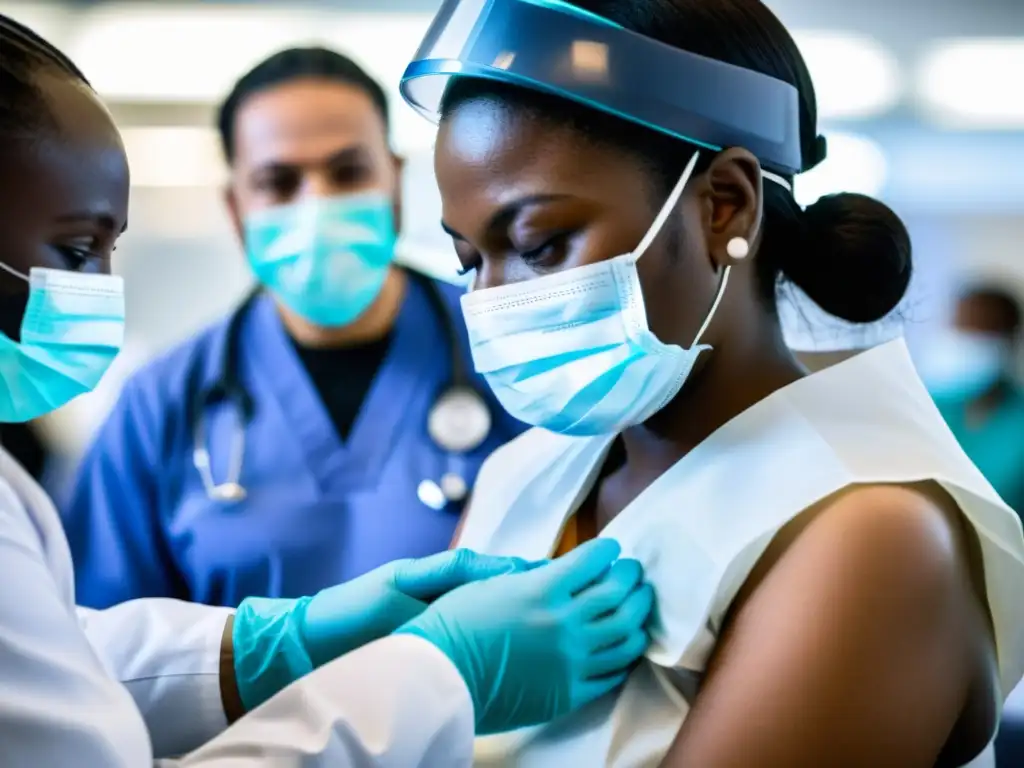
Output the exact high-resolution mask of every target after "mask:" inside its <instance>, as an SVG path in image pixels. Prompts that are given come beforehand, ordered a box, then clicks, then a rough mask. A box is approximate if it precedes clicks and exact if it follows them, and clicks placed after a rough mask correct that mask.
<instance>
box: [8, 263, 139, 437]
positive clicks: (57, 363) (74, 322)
mask: <svg viewBox="0 0 1024 768" xmlns="http://www.w3.org/2000/svg"><path fill="white" fill-rule="evenodd" d="M0 269H3V270H4V271H6V272H9V273H10V274H12V275H14V276H15V277H18V278H21V279H22V280H25V281H26V282H28V284H29V296H28V304H27V306H26V308H25V314H24V318H23V319H22V321H21V341H20V342H19V341H14V340H13V339H11V338H9V337H8V336H7V335H6V334H3V333H0V422H7V423H17V422H24V421H30V420H31V419H35V418H38V417H39V416H43V415H45V414H47V413H49V412H51V411H54V410H56V409H58V408H60V407H61V406H62V405H65V404H66V403H68V402H70V401H71V400H73V399H74V398H76V397H78V396H79V395H83V394H85V393H86V392H90V391H92V390H93V389H95V388H96V385H97V384H99V382H100V379H101V378H103V374H104V373H106V371H107V369H108V368H109V367H110V364H111V363H112V362H113V361H114V358H115V357H117V353H118V352H119V351H120V350H121V345H122V343H123V342H124V283H123V281H122V280H121V278H120V277H115V276H113V275H89V274H83V273H80V272H65V271H62V270H58V269H42V268H39V267H36V268H33V269H32V271H31V273H30V274H29V275H28V276H26V275H23V274H21V273H20V272H18V271H17V270H14V269H12V268H11V267H9V266H7V265H6V264H3V263H0Z"/></svg>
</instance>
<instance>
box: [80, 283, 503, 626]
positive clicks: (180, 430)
mask: <svg viewBox="0 0 1024 768" xmlns="http://www.w3.org/2000/svg"><path fill="white" fill-rule="evenodd" d="M438 287H439V289H440V291H441V295H442V298H443V299H444V304H445V307H446V309H447V310H448V311H449V312H450V313H452V315H451V316H452V317H453V318H454V319H455V321H456V322H455V326H456V329H457V331H458V336H459V338H458V350H457V353H458V354H460V355H461V356H462V359H463V362H464V364H465V366H466V368H467V369H469V370H472V365H471V363H470V359H469V350H468V342H467V340H466V337H465V328H464V326H463V324H462V322H461V316H460V315H459V314H458V313H459V311H460V310H459V306H458V299H459V296H460V294H461V290H460V289H458V288H456V287H454V286H449V285H445V284H439V285H438ZM225 328H226V323H220V324H218V325H217V326H215V327H213V328H211V329H209V330H208V331H206V332H205V333H204V334H202V335H201V336H199V337H197V338H196V339H194V340H192V341H190V342H189V343H187V344H185V345H183V346H182V347H180V348H179V349H177V350H175V351H173V352H172V353H170V354H169V355H167V356H165V357H163V358H161V359H160V360H158V361H156V362H154V363H152V364H151V365H149V366H148V367H146V368H144V369H143V370H142V371H140V372H139V373H138V374H137V375H136V376H135V377H133V379H131V380H130V381H129V383H128V384H127V385H126V387H125V390H124V392H123V393H122V396H121V398H120V400H119V402H118V405H117V407H116V408H115V409H114V411H113V413H112V414H111V416H110V418H109V419H108V422H107V423H106V425H105V426H104V427H103V429H102V430H101V432H100V435H99V437H98V439H97V441H96V443H95V444H94V446H93V447H92V449H91V450H90V451H89V453H88V455H87V456H86V459H85V461H84V463H83V467H82V469H81V472H80V474H79V477H78V481H77V485H76V487H75V489H74V494H73V497H72V498H71V501H70V503H69V504H68V505H67V506H66V509H65V522H66V525H67V529H68V534H69V539H70V540H71V544H72V549H73V553H74V556H75V563H76V569H77V581H78V589H79V599H80V601H81V602H82V603H83V604H85V605H89V606H95V607H106V606H108V605H112V604H115V603H118V602H122V601H124V600H128V599H133V598H137V597H153V596H166V597H178V598H183V599H189V600H195V601H199V602H206V603H212V604H225V605H235V604H237V603H238V602H239V601H240V600H242V599H243V598H245V597H247V596H250V595H262V596H271V597H274V596H285V597H292V596H299V595H305V594H310V593H313V592H316V591H317V590H319V589H322V588H324V587H327V586H330V585H332V584H336V583H340V582H343V581H346V580H348V579H351V578H354V577H356V576H359V575H361V574H363V573H366V572H367V571H369V570H372V569H373V568H375V567H377V566H379V565H382V564H384V563H386V562H390V561H392V560H396V559H400V558H404V557H421V556H426V555H429V554H432V553H434V552H438V551H441V550H444V549H446V548H447V547H448V545H449V543H450V541H451V537H452V535H453V533H454V530H455V527H456V524H457V522H458V519H459V515H460V514H461V511H462V506H463V505H462V504H461V503H457V502H452V503H449V504H447V505H446V506H444V507H443V508H441V509H437V508H435V507H434V506H430V505H428V504H426V503H424V502H423V501H422V500H421V499H420V498H419V487H420V485H421V484H422V483H423V482H424V481H425V480H431V481H434V482H439V481H440V480H441V479H442V478H443V477H444V476H445V475H448V474H455V475H458V476H461V477H462V478H464V479H465V481H466V482H467V483H468V484H469V486H470V488H472V485H473V483H474V482H475V478H476V474H477V472H478V470H479V467H480V465H481V463H482V462H483V460H484V459H485V458H486V456H487V455H488V454H489V453H490V452H491V451H493V450H494V449H495V448H497V447H498V446H500V445H501V444H503V443H504V442H506V441H508V440H509V439H511V438H512V437H514V436H515V435H517V434H519V433H520V432H521V431H522V430H523V426H522V425H521V424H519V423H518V422H516V421H514V420H513V419H511V418H510V417H509V416H507V415H506V414H505V413H504V412H503V411H502V410H501V407H500V406H499V405H498V404H497V402H496V401H495V400H494V399H493V397H492V396H491V395H490V393H489V391H488V390H487V387H486V384H485V383H484V382H483V381H482V380H481V379H480V378H479V377H475V376H474V377H473V384H474V386H475V387H476V388H477V390H478V391H479V392H480V393H481V394H482V395H484V397H485V399H486V400H487V402H488V406H489V408H490V411H491V415H492V419H493V428H492V430H491V433H490V435H489V436H488V438H487V440H486V441H485V442H484V444H482V445H481V446H480V447H479V448H477V449H475V450H473V451H471V452H469V453H466V454H453V453H449V452H447V451H445V450H443V449H442V448H440V447H439V446H437V445H436V444H435V443H434V442H433V441H432V440H431V439H430V437H429V435H428V432H427V421H428V413H429V411H430V408H431V406H432V405H433V404H434V402H435V400H436V398H437V396H438V394H439V393H440V392H442V391H443V390H444V388H445V387H446V386H447V385H448V384H449V383H450V378H451V352H450V340H449V339H448V338H447V334H446V333H445V328H444V324H443V322H442V320H441V318H439V317H438V316H437V311H436V310H435V308H434V307H433V305H432V304H431V301H430V298H429V296H428V295H427V291H426V289H425V288H424V287H423V286H422V285H420V284H419V281H415V280H411V281H410V284H409V290H408V292H407V294H406V298H405V301H404V303H403V306H402V308H401V310H400V312H399V314H398V317H397V318H396V322H395V325H394V327H393V329H392V331H391V334H390V336H389V338H388V339H387V340H386V346H385V347H382V348H380V349H378V350H376V352H377V353H378V354H379V363H378V365H377V366H376V371H375V372H373V374H372V375H367V372H366V370H363V371H362V372H361V373H360V374H358V375H357V376H355V377H354V378H356V379H358V378H360V377H362V378H363V379H364V382H365V381H366V380H368V383H366V384H365V392H364V393H363V394H362V396H361V397H360V398H359V399H360V400H361V407H360V408H359V409H358V413H357V414H355V416H354V418H351V419H350V421H351V424H350V426H349V428H348V429H344V428H342V429H339V428H338V426H337V425H336V423H335V421H336V418H335V417H336V416H337V415H338V413H337V412H335V413H334V414H332V412H331V411H332V409H331V408H330V407H329V406H328V405H327V404H325V402H324V399H323V398H322V397H321V395H320V391H319V390H318V386H317V383H316V382H315V381H314V380H313V377H312V376H311V375H310V372H309V371H308V370H307V367H306V365H304V364H303V361H302V360H301V359H300V353H299V352H298V351H297V350H296V348H295V345H294V343H293V342H292V340H291V339H290V337H289V336H288V335H287V333H286V331H285V329H284V328H283V326H282V324H281V321H280V318H279V316H278V313H277V310H276V308H275V306H274V304H273V302H272V301H271V300H270V299H269V298H267V297H266V296H261V297H258V298H257V299H256V300H255V301H254V302H253V304H252V305H251V308H250V309H249V311H248V312H247V313H246V314H245V315H244V317H243V318H242V322H241V324H240V330H239V346H238V348H239V355H238V375H239V379H240V380H241V381H242V382H243V383H244V385H245V387H246V388H247V389H248V390H249V392H250V393H251V394H252V397H253V399H254V401H255V414H254V417H253V420H252V422H251V423H250V424H249V425H248V427H247V428H246V432H245V438H246V441H245V446H246V450H245V460H244V463H243V468H242V473H241V478H240V482H241V484H242V485H243V486H244V487H245V489H246V491H247V496H246V498H245V499H244V500H243V501H241V502H238V503H234V504H224V503H221V502H216V501H212V500H210V499H209V498H208V496H207V494H206V491H205V488H204V487H203V484H202V482H201V479H200V477H199V474H198V473H197V472H196V469H195V467H194V465H193V461H192V459H193V456H192V451H193V435H192V430H191V424H190V423H189V420H188V418H187V416H186V414H185V412H184V410H185V409H184V404H183V401H184V399H185V397H184V390H185V387H186V379H187V378H188V376H189V372H190V371H192V370H193V369H195V367H196V366H198V367H199V368H200V370H201V374H202V376H201V378H202V380H203V383H204V384H205V385H209V384H211V383H212V382H213V381H215V380H216V379H217V377H218V376H219V375H220V369H221V367H222V360H223V349H224V345H225V335H226V334H225ZM371 357H372V354H371ZM372 362H373V361H372V360H364V361H363V363H364V365H371V364H372ZM314 365H315V363H314ZM337 365H338V367H339V369H341V368H343V367H344V365H343V363H340V362H339V363H338V364H337ZM322 374H323V372H322V371H320V372H319V373H318V372H316V371H314V375H322ZM356 384H357V386H358V382H356ZM323 386H324V384H323V382H322V381H321V387H323ZM350 394H351V393H350ZM356 395H358V393H356ZM353 396H355V395H353ZM204 416H205V424H206V431H207V435H208V442H209V451H210V454H211V462H212V472H213V475H214V477H216V478H224V477H226V476H227V474H228V472H229V470H230V467H229V466H228V465H229V461H230V449H231V444H232V440H233V439H234V436H235V435H236V430H237V418H236V413H235V411H234V409H233V408H232V407H231V405H230V404H228V403H221V404H218V405H212V406H210V407H208V408H207V409H206V410H205V412H204ZM342 426H344V425H342Z"/></svg>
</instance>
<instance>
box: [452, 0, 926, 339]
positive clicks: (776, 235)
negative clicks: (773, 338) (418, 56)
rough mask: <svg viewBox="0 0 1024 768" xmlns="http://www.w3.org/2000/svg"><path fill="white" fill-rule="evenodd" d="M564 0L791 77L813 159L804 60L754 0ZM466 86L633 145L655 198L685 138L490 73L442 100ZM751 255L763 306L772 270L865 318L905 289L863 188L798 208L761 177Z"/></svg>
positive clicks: (464, 91)
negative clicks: (760, 228) (760, 224)
mask: <svg viewBox="0 0 1024 768" xmlns="http://www.w3.org/2000/svg"><path fill="white" fill-rule="evenodd" d="M572 4H573V5H575V6H577V7H579V8H581V9H583V10H587V11H590V12H592V13H595V14H597V15H599V16H603V17H604V18H606V19H609V20H610V21H613V22H615V23H617V24H620V25H622V26H623V27H626V28H627V29H631V30H633V31H634V32H637V33H639V34H641V35H644V36H646V37H650V38H652V39H655V40H659V41H661V42H663V43H666V44H668V45H672V46H675V47H676V48H681V49H684V50H687V51H690V52H692V53H697V54H700V55H702V56H706V57H708V58H712V59H717V60H719V61H724V62H727V63H729V64H735V65H736V66H740V67H744V68H746V69H750V70H754V71H757V72H761V73H764V74H766V75H770V76H772V77H775V78H777V79H779V80H783V81H785V82H787V83H790V84H792V85H793V86H794V87H796V89H797V91H798V92H799V96H800V136H801V144H802V150H803V164H804V165H803V170H805V171H806V170H810V169H811V168H813V167H814V166H816V165H817V164H818V163H820V162H821V161H822V160H823V159H824V157H825V154H826V146H825V140H824V138H822V137H821V136H819V135H818V128H817V122H818V107H817V102H816V99H815V95H814V86H813V84H812V82H811V77H810V74H809V73H808V71H807V66H806V64H805V63H804V60H803V57H802V56H801V55H800V51H799V50H798V49H797V47H796V43H794V42H793V39H792V37H791V36H790V35H789V32H787V31H786V28H785V27H784V26H783V25H782V23H781V22H780V21H779V20H778V19H777V18H776V17H775V15H774V14H773V13H772V12H771V11H770V10H768V8H767V7H766V6H765V5H764V4H763V3H762V2H761V0H715V2H708V0H572ZM660 76H663V77H670V76H671V73H668V72H663V73H660ZM476 98H484V99H493V100H497V101H500V102H502V103H505V104H509V105H510V106H514V107H515V108H517V109H525V110H528V111H530V112H532V113H533V114H535V115H536V116H537V117H538V118H540V119H543V120H549V121H554V122H557V123H562V124H567V125H569V126H570V127H572V128H574V129H575V130H578V131H579V132H581V133H582V134H584V135H585V136H587V137H589V138H591V139H593V140H595V141H599V142H605V143H612V144H613V145H615V146H617V147H620V148H622V149H623V150H624V151H627V152H631V153H633V154H635V155H637V156H638V157H640V158H641V159H642V160H643V161H644V162H645V163H646V164H647V165H648V166H649V167H650V169H651V171H652V173H654V175H655V178H656V179H657V181H658V184H659V189H658V190H657V191H658V194H659V195H661V196H662V199H663V198H664V197H665V196H667V195H668V193H669V192H670V191H671V189H672V188H673V187H674V186H675V183H676V181H678V178H679V174H680V173H681V172H682V169H683V168H684V167H685V166H686V163H687V162H688V161H689V159H690V157H691V156H692V154H693V152H694V149H695V148H694V147H693V146H691V145H689V144H686V143H685V142H682V141H679V140H677V139H674V138H671V137H669V136H666V135H664V134H661V133H658V132H655V131H653V130H651V129H647V128H644V127H642V126H639V125H634V124H632V123H629V122H626V121H625V120H622V119H620V118H616V117H613V116H611V115H606V114H604V113H601V112H597V111H595V110H591V109H589V108H587V107H584V106H581V105H579V104H576V103H575V102H571V101H568V100H567V99H564V98H560V97H557V96H551V95H548V94H545V93H540V92H536V91H528V90H524V89H520V88H516V87H514V86H509V85H504V84H499V83H496V82H491V81H484V80H473V79H468V78H466V79H458V80H455V81H453V82H452V85H451V86H450V87H449V89H448V92H447V93H446V95H445V99H444V104H443V105H442V112H443V113H447V112H450V111H451V110H452V109H454V108H455V107H456V106H458V104H460V103H462V102H464V101H466V100H469V99H476ZM710 159H711V156H710V155H707V154H705V155H702V157H701V159H700V162H699V163H698V166H697V170H698V171H700V170H703V169H706V168H707V165H708V163H709V161H710ZM757 264H758V274H759V277H760V280H761V286H762V295H763V298H764V300H765V302H766V303H767V304H768V305H769V306H771V307H773V308H774V306H775V297H776V291H777V288H778V284H779V282H780V280H789V281H790V282H792V283H793V284H795V285H796V286H797V287H799V288H800V289H801V290H803V291H804V292H805V293H806V294H807V295H808V296H809V297H810V298H811V299H812V300H813V301H814V302H815V303H816V304H818V305H819V306H820V307H821V308H822V309H823V310H825V311H826V312H828V313H829V314H831V315H834V316H836V317H839V318H842V319H843V320H847V321H849V322H853V323H871V322H874V321H876V320H880V319H882V318H883V317H885V316H886V315H888V314H889V313H890V312H892V311H893V310H894V309H896V307H897V306H899V304H900V302H901V301H902V299H903V296H904V294H905V293H906V291H907V287H908V285H909V284H910V277H911V272H912V263H911V247H910V236H909V235H908V233H907V229H906V227H905V226H904V225H903V222H901V221H900V219H899V217H898V216H896V214H895V213H893V211H892V210H891V209H889V208H888V207H887V206H886V205H884V204H883V203H881V202H879V201H877V200H874V199H872V198H870V197H866V196H865V195H855V194H837V195H829V196H827V197H824V198H822V199H821V200H819V201H818V202H816V203H815V204H814V205H812V206H810V207H808V208H807V209H806V210H804V209H802V208H801V207H800V206H799V205H798V204H797V202H796V201H795V200H794V198H793V195H792V193H791V192H789V191H788V190H786V189H784V188H783V187H781V186H780V185H778V184H776V183H774V182H771V181H767V180H766V181H765V184H764V234H763V238H762V242H761V245H760V249H759V251H758V258H757Z"/></svg>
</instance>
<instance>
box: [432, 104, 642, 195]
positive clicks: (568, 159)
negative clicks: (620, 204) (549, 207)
mask: <svg viewBox="0 0 1024 768" xmlns="http://www.w3.org/2000/svg"><path fill="white" fill-rule="evenodd" d="M434 160H435V170H436V174H437V180H438V185H439V187H440V189H441V193H442V195H443V197H444V198H445V201H446V203H447V202H449V201H451V202H457V201H459V200H461V199H463V198H466V197H473V196H477V195H480V194H481V193H483V194H486V195H488V196H489V197H491V198H493V200H492V201H493V202H495V203H497V204H499V205H500V204H503V203H504V202H507V201H509V200H511V199H514V198H516V197H519V196H521V195H525V194H532V193H535V192H537V191H542V190H543V191H556V190H553V189H552V188H553V187H558V188H559V189H560V190H561V191H565V192H575V193H581V192H584V191H585V192H586V193H587V195H590V196H602V195H608V194H615V195H617V196H621V195H629V194H639V195H641V196H642V197H643V196H646V195H647V194H648V192H649V190H648V188H647V187H646V184H645V180H644V178H643V176H642V174H639V173H637V170H638V168H639V164H638V163H637V161H636V159H635V158H634V157H632V156H630V155H628V154H627V153H625V152H622V151H620V150H617V149H615V148H613V147H611V146H608V145H605V144H602V143H599V142H597V141H594V140H591V139H588V138H587V137H586V136H584V135H583V134H581V133H580V132H578V131H576V130H574V129H573V128H570V127H569V126H566V125H562V124H558V123H555V122H554V121H549V120H544V119H542V118H540V117H538V116H536V115H534V114H533V113H532V112H531V111H530V110H525V109H521V108H516V107H512V106H507V105H505V104H502V103H500V102H498V101H496V100H492V99H478V100H473V101H468V102H465V103H463V104H461V105H459V106H458V107H457V108H456V109H455V110H453V111H452V112H451V113H450V114H449V115H448V116H446V118H445V120H444V121H443V122H442V124H441V128H440V131H439V132H438V137H437V144H436V146H435V154H434Z"/></svg>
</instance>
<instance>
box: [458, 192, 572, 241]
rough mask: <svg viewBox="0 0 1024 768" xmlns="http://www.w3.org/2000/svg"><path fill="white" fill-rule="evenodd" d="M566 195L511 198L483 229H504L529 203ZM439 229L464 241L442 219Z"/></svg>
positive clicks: (547, 200) (556, 198) (550, 200)
mask: <svg viewBox="0 0 1024 768" xmlns="http://www.w3.org/2000/svg"><path fill="white" fill-rule="evenodd" d="M568 197H569V195H555V194H546V195H527V196H526V197H520V198H519V199H517V200H513V201H512V202H510V203H507V204H506V205H503V206H502V207H501V208H499V209H498V210H497V211H495V212H494V213H493V214H491V217H490V218H489V219H488V220H487V224H486V226H485V227H484V230H485V231H492V230H496V229H505V228H507V227H508V225H509V224H510V223H511V222H512V219H514V218H515V217H516V216H518V215H519V213H520V212H521V211H522V210H523V209H524V208H528V207H530V206H531V205H542V204H543V203H551V202H555V201H556V200H566V199H568ZM441 229H443V230H444V231H445V233H446V234H447V235H448V236H449V237H451V238H452V239H454V240H461V241H463V242H465V241H466V238H465V237H463V236H462V235H460V234H459V233H458V232H456V231H455V230H454V229H452V228H451V227H450V226H449V225H448V224H446V223H445V222H444V220H443V219H442V220H441Z"/></svg>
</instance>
